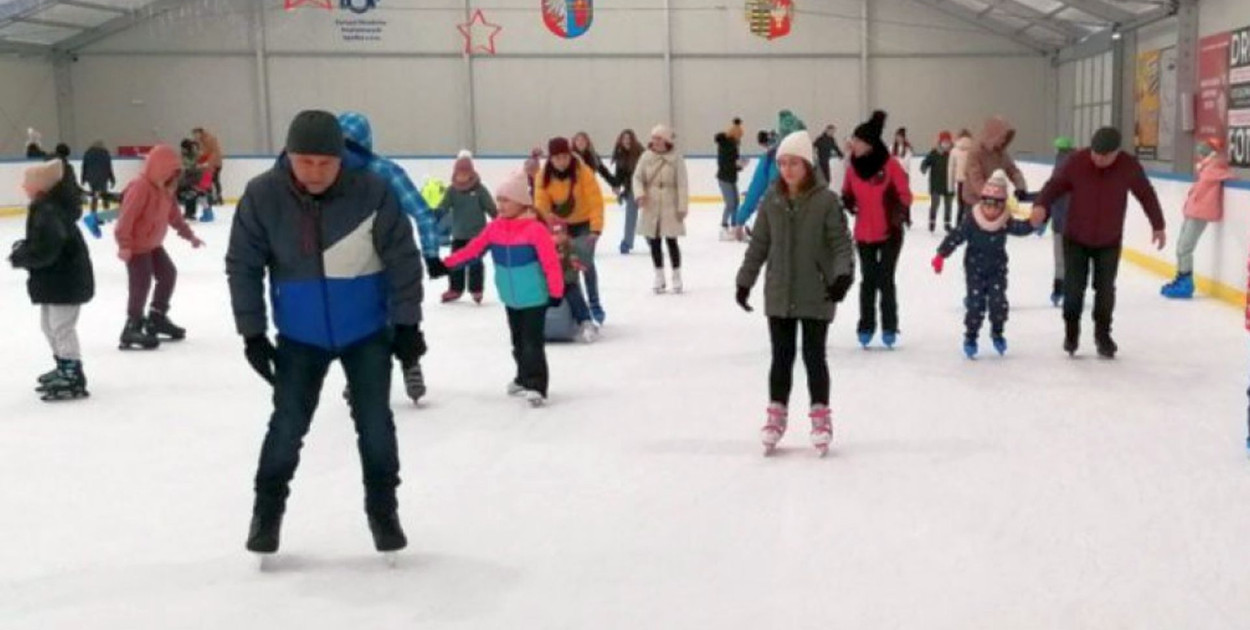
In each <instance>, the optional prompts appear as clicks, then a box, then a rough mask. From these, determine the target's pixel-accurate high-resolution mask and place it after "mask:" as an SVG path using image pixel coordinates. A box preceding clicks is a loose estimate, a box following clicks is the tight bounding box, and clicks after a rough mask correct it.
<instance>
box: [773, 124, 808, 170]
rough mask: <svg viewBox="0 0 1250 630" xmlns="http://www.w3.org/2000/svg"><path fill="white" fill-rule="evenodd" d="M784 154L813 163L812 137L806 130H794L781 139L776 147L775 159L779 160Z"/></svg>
mask: <svg viewBox="0 0 1250 630" xmlns="http://www.w3.org/2000/svg"><path fill="white" fill-rule="evenodd" d="M785 155H791V156H794V157H797V158H803V160H804V161H805V162H807V163H808V164H813V163H815V161H816V160H815V158H813V157H812V137H811V136H810V135H808V133H807V131H806V130H802V131H796V132H794V133H792V134H790V135H788V136H786V139H785V140H782V141H781V145H780V146H778V147H777V159H779V160H780V159H781V157H782V156H785Z"/></svg>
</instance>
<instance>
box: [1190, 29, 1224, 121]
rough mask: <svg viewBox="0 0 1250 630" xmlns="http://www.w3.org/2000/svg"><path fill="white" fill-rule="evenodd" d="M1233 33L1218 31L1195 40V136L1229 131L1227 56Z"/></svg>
mask: <svg viewBox="0 0 1250 630" xmlns="http://www.w3.org/2000/svg"><path fill="white" fill-rule="evenodd" d="M1231 42H1232V33H1217V34H1215V35H1210V36H1208V37H1204V38H1202V39H1201V40H1200V41H1199V42H1198V94H1197V95H1196V99H1195V100H1196V103H1195V104H1194V135H1196V136H1197V137H1199V138H1211V137H1215V138H1223V137H1225V136H1226V134H1227V133H1228V57H1229V45H1230V43H1231Z"/></svg>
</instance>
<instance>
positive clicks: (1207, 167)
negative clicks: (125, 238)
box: [1159, 138, 1233, 299]
mask: <svg viewBox="0 0 1250 630" xmlns="http://www.w3.org/2000/svg"><path fill="white" fill-rule="evenodd" d="M1223 148H1224V142H1223V141H1222V140H1220V139H1219V138H1207V139H1206V140H1203V141H1202V142H1199V143H1198V147H1197V148H1196V151H1197V153H1198V156H1199V158H1200V160H1199V162H1198V167H1197V171H1198V172H1197V181H1195V182H1194V185H1193V187H1192V188H1190V189H1189V197H1188V198H1187V199H1185V223H1184V224H1183V225H1182V226H1181V236H1180V239H1178V240H1177V241H1176V278H1175V279H1174V280H1172V281H1171V282H1169V283H1167V284H1165V285H1163V288H1162V289H1160V291H1159V292H1160V293H1162V294H1163V297H1166V298H1182V299H1188V298H1191V297H1193V296H1194V250H1195V249H1197V247H1198V240H1199V239H1200V238H1202V232H1203V231H1204V230H1206V229H1207V225H1208V224H1210V223H1215V222H1218V221H1220V220H1221V219H1223V218H1224V182H1226V181H1228V180H1230V179H1232V178H1233V171H1232V169H1230V168H1229V166H1228V160H1227V159H1226V158H1225V157H1224V152H1223Z"/></svg>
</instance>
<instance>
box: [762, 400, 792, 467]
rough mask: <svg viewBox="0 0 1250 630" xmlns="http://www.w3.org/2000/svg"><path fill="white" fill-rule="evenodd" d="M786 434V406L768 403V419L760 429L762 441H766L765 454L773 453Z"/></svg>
mask: <svg viewBox="0 0 1250 630" xmlns="http://www.w3.org/2000/svg"><path fill="white" fill-rule="evenodd" d="M785 434H786V407H785V405H783V404H781V403H772V404H770V405H768V421H767V423H766V424H764V428H763V429H760V441H761V442H763V443H764V455H772V454H773V451H774V450H776V449H777V443H778V442H780V441H781V437H782V436H783V435H785Z"/></svg>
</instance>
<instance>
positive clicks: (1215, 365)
mask: <svg viewBox="0 0 1250 630" xmlns="http://www.w3.org/2000/svg"><path fill="white" fill-rule="evenodd" d="M222 214H223V215H225V216H224V219H223V220H219V222H217V223H214V224H211V225H200V226H196V229H197V230H198V231H199V232H200V234H201V235H202V236H203V238H204V239H205V240H206V241H207V242H208V247H207V249H206V250H201V251H192V250H191V249H190V247H189V246H187V245H186V244H185V243H183V242H181V241H179V240H177V239H176V238H174V237H172V236H171V240H170V242H169V246H170V249H171V251H172V255H173V257H174V259H175V261H176V262H177V264H178V265H179V268H180V270H181V275H180V277H179V287H178V291H177V293H176V295H175V299H174V310H173V311H172V316H173V318H174V319H175V320H176V321H178V322H180V323H181V324H183V325H185V326H186V327H187V328H188V329H189V330H190V337H189V339H188V340H187V341H184V342H182V343H178V344H167V345H166V346H164V347H162V348H161V349H160V350H159V351H156V352H153V353H140V352H132V353H122V352H119V351H118V350H117V349H116V340H117V335H118V333H119V332H120V330H121V327H122V320H123V315H124V301H125V293H126V290H125V274H124V271H123V268H122V265H121V263H120V262H118V260H117V258H116V256H115V246H114V245H113V244H112V242H111V240H108V239H106V240H103V241H93V242H92V252H93V255H94V261H95V266H96V272H97V279H98V284H99V295H98V297H97V298H96V300H95V301H94V302H92V303H91V304H90V305H89V306H88V307H87V308H86V311H85V313H84V318H83V322H82V327H81V332H82V337H83V341H84V343H85V353H86V369H87V372H88V376H89V378H90V384H91V387H90V388H91V393H92V396H91V398H90V399H88V400H85V401H79V402H72V403H62V404H56V405H48V404H44V403H41V402H39V401H38V399H37V398H36V395H35V394H34V393H33V391H32V387H31V386H32V385H33V382H34V378H35V376H36V375H37V374H39V373H41V372H43V371H44V370H46V369H48V368H49V367H50V361H51V359H50V357H49V351H48V349H47V347H46V345H45V342H44V340H43V338H42V336H41V335H40V333H39V326H38V317H37V311H36V309H35V308H34V307H32V306H30V305H29V303H28V301H27V299H26V294H25V288H24V282H25V276H24V274H21V273H17V272H13V271H3V272H0V291H2V293H0V295H2V296H3V298H2V299H0V321H3V322H5V333H4V343H3V349H4V356H5V357H6V358H5V370H4V372H5V374H4V377H3V379H0V488H2V490H3V493H2V496H0V505H2V506H3V507H2V508H0V628H5V629H6V630H17V629H28V628H30V629H36V628H37V629H47V628H91V629H93V630H104V629H112V628H117V629H126V630H132V629H136V628H161V629H167V628H179V629H188V628H205V629H213V630H220V629H222V628H231V629H236V630H243V629H245V628H264V629H272V628H309V629H312V628H334V629H340V628H347V627H372V628H401V627H402V628H544V629H545V628H627V629H640V628H647V629H653V628H682V629H689V628H709V629H711V628H715V629H727V628H749V629H753V630H759V629H764V628H785V629H803V628H857V629H882V628H904V629H909V628H919V629H924V630H940V629H952V630H953V629H959V630H966V629H969V628H994V629H1006V628H1010V629H1013V630H1021V629H1026V628H1054V629H1063V630H1075V629H1082V628H1088V629H1097V630H1108V629H1111V628H1133V629H1135V630H1142V629H1154V628H1158V629H1176V628H1187V629H1190V628H1192V629H1204V630H1210V629H1234V628H1246V627H1248V626H1250V542H1248V541H1250V462H1247V461H1246V456H1245V450H1244V446H1243V445H1244V438H1245V432H1246V424H1245V420H1246V398H1245V393H1244V392H1245V385H1246V379H1247V370H1246V360H1245V359H1246V351H1245V348H1246V344H1245V336H1246V332H1245V330H1244V327H1243V324H1242V314H1241V313H1240V312H1239V311H1238V310H1237V309H1233V308H1229V307H1228V306H1226V305H1221V304H1219V303H1217V302H1214V301H1213V300H1206V299H1198V300H1194V301H1193V302H1191V303H1176V302H1167V301H1165V300H1163V299H1162V298H1160V297H1159V295H1158V286H1159V284H1160V283H1161V279H1160V278H1157V277H1154V276H1151V275H1148V274H1147V273H1145V272H1144V271H1141V270H1140V269H1138V268H1135V267H1133V266H1131V265H1128V264H1127V263H1126V264H1125V265H1124V266H1123V268H1122V271H1121V276H1120V283H1119V289H1120V290H1119V307H1118V309H1117V315H1118V318H1117V320H1116V329H1115V331H1116V335H1117V339H1118V341H1119V342H1120V346H1121V356H1120V358H1118V359H1117V360H1115V361H1114V362H1109V361H1102V360H1098V359H1095V358H1092V356H1093V351H1092V340H1091V338H1090V331H1089V330H1088V324H1087V330H1086V335H1085V338H1084V339H1083V347H1082V352H1081V355H1080V357H1079V358H1077V359H1075V360H1073V359H1069V358H1068V357H1067V356H1066V355H1064V354H1062V352H1061V351H1060V348H1059V346H1060V342H1061V335H1062V333H1061V321H1060V316H1059V313H1058V312H1057V311H1056V309H1053V308H1051V307H1050V305H1049V303H1048V302H1047V297H1048V293H1049V290H1050V277H1051V268H1050V251H1051V249H1050V247H1051V244H1050V240H1049V236H1048V237H1047V238H1046V239H1038V238H1034V237H1029V238H1021V239H1014V240H1012V241H1011V242H1010V251H1011V256H1012V272H1011V289H1010V296H1011V298H1012V302H1013V310H1012V313H1011V320H1010V322H1009V324H1008V330H1007V332H1008V338H1009V340H1010V342H1011V350H1010V352H1009V354H1008V355H1007V357H1006V358H998V357H997V356H992V355H993V353H992V351H989V350H990V349H989V348H988V342H987V340H986V339H985V338H983V347H984V349H985V350H987V352H985V353H984V355H983V357H984V358H982V359H979V360H977V361H975V362H972V361H968V360H966V359H965V358H964V357H963V356H962V354H961V352H960V341H961V332H962V316H963V313H962V306H961V302H960V301H961V297H962V290H963V287H962V285H963V282H962V268H961V265H960V264H959V258H958V256H960V255H961V254H959V255H957V257H956V259H954V260H952V261H951V263H950V264H949V265H948V267H947V271H946V274H945V275H943V276H942V277H940V278H939V277H935V276H934V275H933V273H932V271H931V270H930V268H929V259H930V258H931V257H932V255H933V252H934V249H935V246H936V244H937V239H936V238H935V237H931V236H930V235H928V234H927V233H923V232H922V231H921V230H922V228H917V229H915V230H913V231H912V232H911V233H910V234H908V242H907V245H906V247H905V252H904V257H903V261H902V267H901V272H900V299H901V304H902V328H903V335H902V341H901V345H900V347H899V348H898V349H897V350H895V351H892V352H888V351H883V350H878V349H874V350H871V351H868V352H865V351H863V350H860V349H859V348H858V347H857V346H856V344H855V340H854V333H853V330H854V325H855V321H854V320H855V312H856V307H855V306H854V302H855V298H854V293H853V294H852V298H851V299H850V300H848V302H847V305H846V306H844V307H843V309H842V312H841V313H840V314H839V316H838V319H837V321H836V323H835V325H834V328H833V332H832V334H831V338H830V343H829V351H830V356H831V365H832V370H833V376H834V386H833V390H834V393H833V407H834V409H835V444H834V450H833V452H832V453H831V455H830V457H829V458H827V459H824V460H820V459H817V458H816V457H815V456H814V453H813V451H812V450H811V448H810V447H809V446H808V440H807V435H806V427H805V426H804V424H805V423H806V418H805V415H806V409H807V402H808V401H807V395H806V389H805V385H804V373H803V368H802V366H801V364H800V365H798V366H796V374H795V376H796V378H795V393H794V396H793V401H792V408H793V413H792V416H793V418H792V429H791V433H790V434H789V435H787V436H786V438H785V440H784V441H783V443H782V447H783V450H782V451H781V453H780V454H779V455H778V456H776V457H774V458H772V459H765V458H763V457H761V447H760V444H759V442H758V429H759V427H760V426H761V424H762V423H763V420H764V413H763V411H764V408H765V405H766V402H767V401H766V375H767V369H768V361H769V358H768V357H769V354H768V339H767V332H766V327H765V322H764V318H763V316H762V314H761V313H760V312H759V311H758V310H757V312H756V313H754V314H751V315H747V314H744V313H743V312H741V311H739V310H738V309H737V307H736V306H735V305H734V303H733V299H732V296H733V289H732V287H733V281H734V273H735V271H736V268H737V265H738V263H739V261H740V259H741V257H742V252H743V247H742V246H741V245H738V244H732V243H722V242H717V240H716V234H715V232H716V222H717V219H718V217H719V211H718V209H717V210H713V208H712V207H701V208H699V209H698V210H696V211H695V212H694V214H693V216H692V219H691V221H692V224H693V225H692V235H691V236H690V238H688V239H686V240H685V241H684V245H683V247H684V248H685V254H686V268H685V279H686V286H687V294H686V295H682V296H671V295H669V296H662V297H657V296H653V295H651V293H650V284H651V281H652V272H651V267H650V263H649V259H648V257H647V255H646V254H645V253H643V251H644V250H645V246H644V245H643V244H642V243H639V249H638V250H636V251H635V253H634V254H633V255H632V256H629V257H624V256H621V255H619V254H618V253H616V251H615V250H616V244H617V241H618V235H619V231H620V225H621V223H620V217H619V213H617V212H616V211H615V210H613V212H612V216H611V223H610V225H609V228H608V233H607V235H605V237H604V239H603V241H602V243H601V251H600V255H599V267H600V273H601V275H602V284H603V288H604V291H603V292H604V303H605V305H606V308H607V310H608V322H607V326H606V328H605V336H604V338H603V340H602V341H601V342H600V343H598V344H596V345H593V346H583V345H562V346H553V347H550V348H549V355H550V360H551V372H552V394H551V404H550V406H549V407H547V408H545V409H539V410H533V409H529V408H527V407H526V406H525V405H524V403H523V402H520V401H517V400H515V399H510V398H508V397H506V396H505V395H504V391H503V390H504V385H505V384H506V383H507V382H508V380H509V379H510V378H511V376H512V374H513V366H512V362H511V357H510V355H509V348H508V345H507V341H506V338H507V335H506V326H505V323H504V314H503V309H502V307H501V306H500V304H499V303H498V301H497V300H496V299H495V297H494V294H493V291H492V290H488V302H487V303H486V304H485V305H483V306H481V307H475V306H473V305H471V304H469V303H459V304H454V305H450V306H443V305H440V304H438V303H437V295H438V294H439V293H441V292H442V290H443V288H444V287H445V284H444V282H443V281H439V282H436V283H433V284H431V285H427V299H426V316H427V318H426V323H425V328H426V335H427V337H428V339H429V344H430V354H429V355H428V357H427V358H426V360H425V369H426V374H427V376H428V380H429V387H430V395H429V399H428V403H427V404H425V405H424V406H423V407H422V408H420V409H416V408H413V407H412V406H411V405H410V404H408V403H407V402H406V401H405V399H404V398H403V396H402V392H401V390H400V387H399V386H398V385H397V386H396V387H395V393H394V396H393V402H394V406H395V411H396V420H397V424H398V426H399V433H400V446H401V449H402V452H401V458H402V462H403V467H404V468H403V478H404V484H403V486H401V488H400V501H401V516H402V517H403V521H404V524H405V526H406V529H407V532H408V535H409V538H410V541H411V545H410V547H409V549H408V550H407V551H406V552H404V553H403V555H402V556H401V561H400V564H399V566H398V568H396V569H388V568H386V566H385V564H384V563H383V562H382V560H381V559H380V558H378V557H377V556H376V555H375V554H374V553H373V552H372V547H371V541H370V538H369V535H368V532H367V528H366V525H365V519H364V515H363V511H362V491H361V486H360V481H359V474H360V472H359V465H358V462H357V457H356V452H355V445H354V435H353V433H352V427H351V423H350V421H349V420H348V417H347V409H346V406H345V404H344V402H343V401H342V399H341V398H340V396H339V395H338V392H339V391H340V388H341V387H342V382H343V379H342V375H341V371H339V370H338V369H335V370H334V372H333V374H332V377H331V378H330V380H329V382H328V383H327V386H326V390H325V392H324V395H323V401H322V406H321V410H320V412H319V414H318V415H317V418H316V420H315V422H314V424H313V430H312V433H311V435H310V438H309V440H308V443H307V446H306V448H305V449H304V452H303V462H302V465H301V468H300V470H299V473H298V475H297V477H296V480H295V484H294V488H293V496H292V499H291V503H290V509H289V510H288V513H287V518H286V526H285V530H284V531H283V540H282V554H281V556H280V557H279V558H278V560H277V562H276V570H275V571H274V572H272V573H265V574H260V573H258V572H256V570H255V567H254V563H253V561H252V560H251V559H250V558H249V557H248V555H247V554H246V553H245V552H244V550H243V541H244V537H245V534H246V528H247V524H248V517H249V510H250V504H251V475H252V473H253V470H254V465H255V463H256V458H257V453H258V449H259V446H260V441H261V438H262V436H263V433H264V430H265V424H266V420H267V416H268V413H269V410H270V404H269V397H268V389H267V387H266V386H265V385H264V383H263V382H262V381H261V380H260V379H258V378H257V377H256V376H255V375H254V374H253V373H252V372H251V371H250V370H249V369H248V366H247V365H246V363H245V362H244V360H243V356H242V348H241V344H240V342H239V340H238V338H237V337H236V336H235V334H234V330H233V322H232V319H231V314H230V308H229V303H228V296H227V291H226V283H225V278H224V275H223V263H222V257H223V254H224V248H225V244H226V241H227V234H228V229H229V213H228V212H224V213H222ZM1129 220H1130V221H1140V220H1142V219H1141V218H1140V217H1139V216H1133V217H1130V219H1129ZM21 228H22V222H21V220H20V219H11V220H4V221H0V243H3V245H4V247H5V248H6V249H7V246H8V245H9V244H10V243H11V242H12V241H13V240H14V239H15V238H17V237H18V235H19V232H20V230H21ZM1132 245H1136V246H1139V247H1145V246H1147V245H1148V244H1147V243H1132ZM752 297H753V302H754V304H755V305H756V306H757V307H760V306H762V297H761V288H760V287H757V288H756V289H755V291H754V292H753V296H752Z"/></svg>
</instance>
